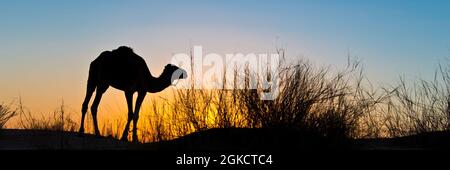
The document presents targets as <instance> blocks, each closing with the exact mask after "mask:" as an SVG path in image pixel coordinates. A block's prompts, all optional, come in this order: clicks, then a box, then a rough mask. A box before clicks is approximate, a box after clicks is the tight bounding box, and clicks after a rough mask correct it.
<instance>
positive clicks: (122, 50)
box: [113, 46, 133, 53]
mask: <svg viewBox="0 0 450 170" xmlns="http://www.w3.org/2000/svg"><path fill="white" fill-rule="evenodd" d="M113 52H118V53H133V49H132V48H130V47H127V46H120V47H119V48H117V49H115V50H113Z"/></svg>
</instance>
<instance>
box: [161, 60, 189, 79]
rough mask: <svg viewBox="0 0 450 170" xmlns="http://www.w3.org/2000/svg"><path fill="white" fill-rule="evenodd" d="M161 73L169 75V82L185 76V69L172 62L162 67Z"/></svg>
mask: <svg viewBox="0 0 450 170" xmlns="http://www.w3.org/2000/svg"><path fill="white" fill-rule="evenodd" d="M163 73H166V75H168V76H170V78H171V82H173V81H175V80H177V79H185V78H187V72H186V70H184V69H182V68H179V67H178V66H175V65H172V64H167V65H166V67H164V71H163Z"/></svg>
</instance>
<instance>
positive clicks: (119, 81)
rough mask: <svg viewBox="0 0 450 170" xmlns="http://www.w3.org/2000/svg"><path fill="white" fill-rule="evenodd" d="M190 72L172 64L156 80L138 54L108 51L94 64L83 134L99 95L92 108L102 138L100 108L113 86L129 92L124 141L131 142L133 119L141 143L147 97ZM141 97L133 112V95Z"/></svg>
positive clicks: (84, 110) (135, 136) (89, 84)
mask: <svg viewBox="0 0 450 170" xmlns="http://www.w3.org/2000/svg"><path fill="white" fill-rule="evenodd" d="M186 77H187V74H186V71H185V70H183V69H181V68H179V67H177V66H175V65H171V64H167V65H166V66H165V68H164V70H163V72H162V73H161V75H160V76H159V77H153V76H152V74H151V73H150V71H149V69H148V67H147V64H146V63H145V60H144V59H143V58H142V57H140V56H139V55H137V54H135V53H134V52H133V50H132V49H131V48H129V47H125V46H121V47H119V48H117V49H115V50H112V51H104V52H102V53H101V54H100V56H98V57H97V58H96V59H95V60H94V61H92V62H91V65H90V68H89V77H88V81H87V90H86V97H85V99H84V102H83V105H82V109H81V113H82V116H81V124H80V130H79V134H80V135H83V134H84V118H85V116H86V112H87V109H88V104H89V100H90V98H91V96H92V94H93V93H94V91H96V94H95V99H94V101H93V103H92V106H91V113H92V118H93V119H94V121H93V123H94V128H95V135H97V136H99V135H100V131H99V129H98V125H97V108H98V105H99V104H100V100H101V98H102V95H103V93H105V92H106V90H107V89H108V88H109V86H112V87H114V88H116V89H119V90H122V91H124V92H125V97H126V100H127V106H128V120H127V124H126V125H125V129H124V131H123V133H122V138H121V140H125V141H126V140H127V139H128V131H129V128H130V122H131V120H132V119H133V141H134V142H138V139H137V133H136V131H137V122H138V119H139V109H140V107H141V105H142V102H143V100H144V98H145V96H146V94H147V92H150V93H157V92H160V91H162V90H164V89H165V88H167V87H169V86H170V85H171V84H172V83H173V81H175V80H177V79H185V78H186ZM136 92H137V93H138V96H137V99H136V105H135V108H134V112H133V94H134V93H136Z"/></svg>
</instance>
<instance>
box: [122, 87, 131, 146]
mask: <svg viewBox="0 0 450 170" xmlns="http://www.w3.org/2000/svg"><path fill="white" fill-rule="evenodd" d="M125 98H126V99H127V106H128V120H127V124H126V125H125V129H124V130H123V133H122V138H120V140H123V141H127V140H128V131H129V129H130V122H131V120H132V119H133V92H125Z"/></svg>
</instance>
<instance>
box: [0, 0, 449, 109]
mask: <svg viewBox="0 0 450 170" xmlns="http://www.w3.org/2000/svg"><path fill="white" fill-rule="evenodd" d="M0 21H1V22H0V39H1V41H0V75H1V77H2V79H1V80H0V94H2V96H0V101H8V100H10V99H12V98H14V97H17V96H18V95H21V96H22V97H23V98H24V100H25V101H28V103H30V104H29V105H30V107H36V108H37V110H45V109H40V108H39V106H42V107H43V108H48V107H50V108H52V107H53V106H55V107H57V105H58V104H57V102H58V101H60V100H61V98H64V100H66V101H67V103H70V104H71V105H73V107H74V108H75V110H78V105H79V104H80V103H81V101H82V98H83V95H84V90H85V81H86V80H85V79H86V78H87V71H88V70H87V69H88V65H89V63H90V61H91V60H93V59H94V58H95V57H97V56H98V54H99V53H100V52H101V51H103V50H111V49H114V48H117V47H118V46H119V45H129V46H132V47H133V48H134V49H135V50H136V52H137V53H138V54H140V55H142V56H143V57H144V58H145V60H146V61H147V64H148V65H149V67H150V68H151V71H152V72H155V74H156V75H157V74H159V73H158V72H160V70H161V68H162V67H163V65H164V64H166V63H167V62H168V61H169V60H170V57H171V55H172V54H173V53H179V52H186V51H187V49H188V48H189V46H191V45H202V46H203V48H204V49H205V51H206V52H216V53H228V52H243V53H247V52H273V51H274V49H275V48H276V47H284V48H286V50H287V54H288V56H289V57H290V58H291V59H294V60H295V59H297V58H299V57H305V58H308V59H310V60H311V61H312V62H314V63H316V64H318V65H336V66H343V65H345V62H346V56H347V54H348V53H350V54H351V55H355V56H359V58H360V59H361V60H362V62H363V64H364V65H365V68H366V71H367V75H368V76H369V79H371V80H372V81H373V82H375V83H379V84H389V83H394V81H395V80H396V79H397V78H398V76H400V75H405V76H408V77H411V78H418V77H422V78H429V77H431V76H432V73H433V71H434V70H435V68H436V66H437V64H438V63H440V62H441V63H445V62H448V58H449V56H450V1H447V0H432V1H427V0H421V1H419V0H408V1H406V0H370V1H369V0H358V1H356V0H352V1H350V0H347V1H346V0H295V1H283V0H281V1H272V0H265V1H256V0H244V1H237V0H227V1H225V0H209V1H206V0H202V1H182V0H179V1H170V0H169V1H150V0H148V1H140V0H133V1H123V0H121V1H119V0H77V1H56V0H39V1H36V0H20V1H13V0H9V1H1V2H0ZM49 91H51V92H49ZM36 100H39V101H40V102H41V103H39V102H37V104H35V102H36ZM33 105H36V106H33ZM49 105H50V106H49ZM44 106H45V107H44Z"/></svg>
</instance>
